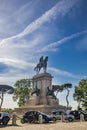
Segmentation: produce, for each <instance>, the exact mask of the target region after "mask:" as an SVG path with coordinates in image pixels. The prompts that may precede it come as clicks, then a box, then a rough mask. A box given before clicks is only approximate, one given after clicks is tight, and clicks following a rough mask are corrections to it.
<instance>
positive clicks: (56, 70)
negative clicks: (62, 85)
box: [48, 67, 81, 79]
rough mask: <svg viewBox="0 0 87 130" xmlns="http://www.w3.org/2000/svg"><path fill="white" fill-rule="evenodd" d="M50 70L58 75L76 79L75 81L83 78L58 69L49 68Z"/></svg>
mask: <svg viewBox="0 0 87 130" xmlns="http://www.w3.org/2000/svg"><path fill="white" fill-rule="evenodd" d="M48 70H49V71H53V72H54V73H56V74H58V75H62V76H67V77H71V78H75V79H81V76H79V75H75V74H72V73H70V72H67V71H65V70H60V69H56V68H53V67H49V68H48Z"/></svg>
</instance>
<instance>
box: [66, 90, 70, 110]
mask: <svg viewBox="0 0 87 130" xmlns="http://www.w3.org/2000/svg"><path fill="white" fill-rule="evenodd" d="M69 92H70V91H69V89H68V88H67V95H66V102H67V108H68V107H69V101H68V96H69Z"/></svg>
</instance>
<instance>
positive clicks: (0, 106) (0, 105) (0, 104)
mask: <svg viewBox="0 0 87 130" xmlns="http://www.w3.org/2000/svg"><path fill="white" fill-rule="evenodd" d="M3 96H4V93H3V92H2V94H1V103H0V111H1V108H2V104H3Z"/></svg>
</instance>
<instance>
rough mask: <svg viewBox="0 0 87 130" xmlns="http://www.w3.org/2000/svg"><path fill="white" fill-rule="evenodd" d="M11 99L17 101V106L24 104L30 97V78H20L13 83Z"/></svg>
mask: <svg viewBox="0 0 87 130" xmlns="http://www.w3.org/2000/svg"><path fill="white" fill-rule="evenodd" d="M14 86H15V90H14V95H13V100H14V101H17V102H18V105H19V106H22V105H24V104H25V103H26V102H27V101H28V100H29V98H30V95H31V91H32V87H31V80H30V79H21V80H18V81H17V82H16V83H15V85H14Z"/></svg>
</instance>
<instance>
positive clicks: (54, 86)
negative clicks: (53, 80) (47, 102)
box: [52, 85, 63, 97]
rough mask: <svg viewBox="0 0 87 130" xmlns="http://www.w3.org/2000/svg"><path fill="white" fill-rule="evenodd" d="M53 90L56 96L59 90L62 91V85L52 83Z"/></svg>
mask: <svg viewBox="0 0 87 130" xmlns="http://www.w3.org/2000/svg"><path fill="white" fill-rule="evenodd" d="M52 90H53V92H56V97H57V94H58V93H59V92H62V91H63V87H62V86H61V85H52Z"/></svg>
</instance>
